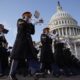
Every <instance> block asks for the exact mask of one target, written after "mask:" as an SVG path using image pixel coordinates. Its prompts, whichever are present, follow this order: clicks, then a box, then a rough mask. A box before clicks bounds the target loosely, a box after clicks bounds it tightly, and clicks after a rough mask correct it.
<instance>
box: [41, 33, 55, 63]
mask: <svg viewBox="0 0 80 80" xmlns="http://www.w3.org/2000/svg"><path fill="white" fill-rule="evenodd" d="M41 43H42V47H41V55H40V61H41V62H42V63H53V60H54V57H53V53H52V39H51V38H50V37H49V36H47V35H46V34H41Z"/></svg>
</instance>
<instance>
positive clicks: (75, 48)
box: [74, 43, 78, 57]
mask: <svg viewBox="0 0 80 80" xmlns="http://www.w3.org/2000/svg"><path fill="white" fill-rule="evenodd" d="M74 50H75V56H76V57H78V56H77V47H76V43H74Z"/></svg>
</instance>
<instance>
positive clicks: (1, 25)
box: [0, 24, 9, 34]
mask: <svg viewBox="0 0 80 80" xmlns="http://www.w3.org/2000/svg"><path fill="white" fill-rule="evenodd" d="M0 28H2V29H3V33H5V34H7V33H8V31H9V30H7V29H5V28H4V25H3V24H0Z"/></svg>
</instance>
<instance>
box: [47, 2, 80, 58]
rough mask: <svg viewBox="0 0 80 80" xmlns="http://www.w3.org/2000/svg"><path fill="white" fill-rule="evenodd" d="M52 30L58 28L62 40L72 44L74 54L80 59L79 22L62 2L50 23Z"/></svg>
mask: <svg viewBox="0 0 80 80" xmlns="http://www.w3.org/2000/svg"><path fill="white" fill-rule="evenodd" d="M48 27H49V28H50V31H52V30H56V32H57V33H58V34H59V38H60V39H61V40H65V41H66V42H67V43H69V45H70V49H71V51H72V54H74V55H75V56H76V57H77V58H79V59H80V26H79V25H78V22H77V21H76V20H75V19H74V18H73V17H72V16H71V15H70V14H68V13H67V12H66V11H64V10H63V9H62V6H61V5H60V2H58V4H57V11H56V13H55V14H53V16H52V17H51V19H50V22H49V24H48Z"/></svg>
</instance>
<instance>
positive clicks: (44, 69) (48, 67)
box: [41, 63, 52, 73]
mask: <svg viewBox="0 0 80 80" xmlns="http://www.w3.org/2000/svg"><path fill="white" fill-rule="evenodd" d="M51 65H52V64H50V63H42V66H41V72H43V73H46V72H48V70H49V71H50V73H51V72H52V66H51Z"/></svg>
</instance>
